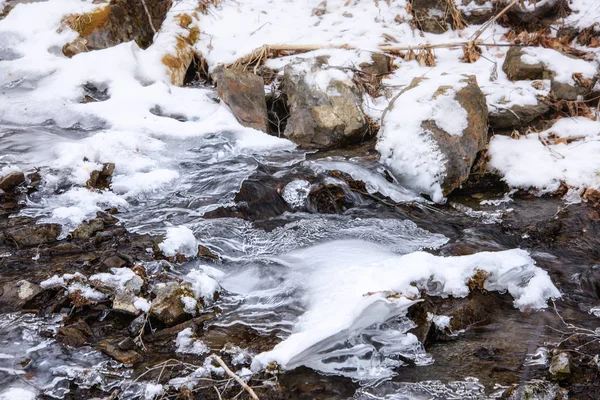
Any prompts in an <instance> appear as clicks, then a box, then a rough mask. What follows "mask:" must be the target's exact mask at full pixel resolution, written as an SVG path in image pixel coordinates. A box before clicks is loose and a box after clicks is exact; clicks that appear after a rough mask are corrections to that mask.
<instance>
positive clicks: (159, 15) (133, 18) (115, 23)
mask: <svg viewBox="0 0 600 400" xmlns="http://www.w3.org/2000/svg"><path fill="white" fill-rule="evenodd" d="M144 4H145V5H146V6H147V7H148V11H149V13H150V15H151V17H152V18H151V19H152V25H151V24H150V22H149V20H148V16H147V14H146V11H145V9H144ZM171 4H172V2H171V0H145V2H141V1H138V0H113V1H111V2H110V3H109V4H107V5H105V6H100V7H98V8H96V9H95V10H93V11H91V12H89V13H87V14H84V15H70V16H68V17H66V18H65V21H64V22H65V24H66V25H68V26H69V27H70V28H71V29H73V30H75V31H76V32H77V33H79V37H78V38H77V39H76V40H74V41H73V42H71V43H68V44H66V45H65V46H64V47H63V53H64V54H65V55H66V56H67V57H73V56H74V55H75V54H78V53H81V52H84V51H91V50H100V49H106V48H108V47H112V46H116V45H118V44H120V43H124V42H129V41H132V40H134V41H135V42H136V43H137V44H138V46H140V47H141V48H143V49H145V48H147V47H148V46H150V45H151V44H152V40H153V37H154V30H156V31H158V30H159V29H160V27H161V25H162V22H163V21H164V19H165V17H166V15H167V11H168V10H169V9H170V8H171ZM153 27H154V30H153Z"/></svg>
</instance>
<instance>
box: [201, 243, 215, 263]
mask: <svg viewBox="0 0 600 400" xmlns="http://www.w3.org/2000/svg"><path fill="white" fill-rule="evenodd" d="M198 257H200V258H206V259H209V260H213V261H217V260H219V255H218V254H215V253H213V252H212V251H211V250H210V249H209V248H208V247H206V246H203V245H201V244H199V245H198Z"/></svg>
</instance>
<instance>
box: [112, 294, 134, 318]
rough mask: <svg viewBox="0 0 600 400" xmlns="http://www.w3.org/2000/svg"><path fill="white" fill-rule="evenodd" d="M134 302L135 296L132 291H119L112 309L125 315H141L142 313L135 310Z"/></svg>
mask: <svg viewBox="0 0 600 400" xmlns="http://www.w3.org/2000/svg"><path fill="white" fill-rule="evenodd" d="M134 301H135V295H134V294H133V292H132V291H131V290H127V289H125V290H118V291H117V293H116V294H115V298H114V299H113V303H112V309H113V310H114V311H116V312H121V313H124V314H130V315H139V314H140V313H141V311H140V310H138V309H137V308H135V306H134V305H133V302H134Z"/></svg>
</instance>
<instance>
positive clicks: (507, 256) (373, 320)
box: [252, 241, 560, 377]
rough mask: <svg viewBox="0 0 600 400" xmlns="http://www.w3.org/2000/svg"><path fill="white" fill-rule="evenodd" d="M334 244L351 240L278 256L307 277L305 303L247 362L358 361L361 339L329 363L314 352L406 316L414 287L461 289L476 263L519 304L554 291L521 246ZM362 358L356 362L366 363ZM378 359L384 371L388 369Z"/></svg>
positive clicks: (328, 369) (533, 304)
mask: <svg viewBox="0 0 600 400" xmlns="http://www.w3.org/2000/svg"><path fill="white" fill-rule="evenodd" d="M340 246H343V247H340ZM355 247H357V248H358V247H359V245H358V244H356V245H355ZM341 248H344V249H350V248H352V244H351V243H347V244H345V243H344V242H343V241H339V242H332V243H326V244H323V245H317V246H313V247H311V248H309V249H303V250H296V251H294V252H292V253H290V254H289V255H284V256H282V257H281V259H280V260H279V262H281V263H282V264H283V265H288V266H289V268H294V269H296V270H299V271H301V275H300V276H302V278H299V277H296V278H291V279H303V280H304V281H306V282H310V284H309V285H307V286H306V287H304V289H303V290H305V291H306V294H305V297H304V298H305V301H306V311H305V312H304V314H302V315H301V316H300V317H299V318H298V320H297V321H296V323H295V324H294V327H293V333H292V334H291V335H290V336H289V337H288V338H286V339H285V340H283V341H282V342H281V343H279V344H278V345H277V346H275V348H274V349H273V350H271V351H267V352H264V353H261V354H259V355H257V356H256V357H255V359H254V361H253V364H252V367H253V370H257V369H260V368H263V367H265V366H266V365H267V364H268V363H269V362H271V361H275V362H277V363H278V364H279V365H281V366H282V367H284V368H290V369H292V368H295V367H298V366H300V365H305V366H308V367H310V368H315V369H317V370H320V371H323V372H325V373H342V374H343V373H344V372H343V370H342V368H344V366H349V365H354V363H358V362H359V360H358V359H357V358H356V356H357V353H355V352H358V353H359V354H360V353H361V352H362V351H366V350H364V346H365V345H361V344H356V345H355V346H354V347H352V348H350V349H346V350H344V351H342V350H340V352H339V356H340V357H341V356H342V355H343V354H347V355H349V356H351V357H348V359H347V360H346V361H342V362H340V364H341V365H338V366H337V368H336V365H335V364H329V365H328V364H327V363H324V362H322V361H321V357H328V356H330V354H328V355H326V356H321V355H319V353H320V352H321V351H323V350H325V349H331V348H334V347H336V346H337V344H336V343H338V342H339V341H341V342H345V341H346V340H349V341H351V338H352V337H354V336H355V335H360V333H361V332H362V331H364V330H365V329H367V328H368V327H370V326H372V325H374V324H380V323H384V322H385V321H388V320H390V319H391V318H394V317H398V316H405V315H406V313H407V310H408V308H409V307H410V306H411V305H413V304H414V303H415V302H417V301H418V299H419V297H420V289H422V290H426V291H427V292H429V294H430V295H436V296H453V297H465V296H467V295H468V293H469V288H468V285H467V283H468V280H469V278H470V277H472V276H473V275H474V274H475V273H476V272H477V271H478V270H483V271H486V272H488V273H489V274H490V277H489V278H488V279H487V280H486V283H485V288H486V290H490V291H500V292H504V291H508V292H509V293H510V294H511V295H512V296H513V297H514V299H515V300H514V305H515V307H517V308H519V309H521V310H527V309H542V308H545V307H546V306H547V304H546V302H547V301H548V299H552V298H557V297H559V296H560V292H559V291H558V290H557V289H556V287H555V286H554V285H553V283H552V281H551V280H550V277H549V276H548V273H547V272H545V271H544V270H542V269H540V268H538V267H536V266H535V262H534V261H533V259H532V258H531V257H530V256H529V254H528V253H527V252H526V251H524V250H508V251H502V252H496V253H494V252H482V253H477V254H473V255H468V256H459V257H438V256H434V255H432V254H429V253H425V252H415V253H410V254H406V255H400V256H399V255H395V254H392V253H388V252H386V251H385V250H383V249H382V248H380V247H378V246H375V245H371V247H368V246H366V244H364V243H363V244H361V245H360V249H361V250H360V255H358V254H354V253H353V252H351V251H345V252H340V251H339V250H340V249H341ZM333 255H335V256H333ZM401 333H402V332H399V334H401ZM401 337H402V338H403V339H402V340H405V341H407V343H413V345H414V343H418V341H417V342H413V341H414V340H416V339H415V338H414V337H413V336H412V335H410V334H408V335H401ZM361 349H362V350H361ZM366 362H367V364H368V363H372V362H373V360H370V361H366ZM368 365H371V367H372V366H373V365H372V364H368ZM368 365H367V366H363V367H364V368H367V369H369V368H371V367H369V366H368ZM379 367H380V368H382V370H380V371H379V373H381V374H383V375H387V374H388V373H389V372H390V371H387V370H386V368H384V367H383V366H379ZM359 369H360V367H359ZM386 371H387V372H386ZM360 372H361V371H359V376H360ZM362 373H365V371H364V370H363V371H362ZM373 373H374V372H373V371H371V370H369V371H368V372H367V375H368V376H370V377H372V376H373ZM351 376H354V377H356V376H357V375H351Z"/></svg>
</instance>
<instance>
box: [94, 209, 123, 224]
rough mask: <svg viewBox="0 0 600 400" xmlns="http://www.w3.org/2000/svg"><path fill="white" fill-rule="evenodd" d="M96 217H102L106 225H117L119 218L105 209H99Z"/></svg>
mask: <svg viewBox="0 0 600 400" xmlns="http://www.w3.org/2000/svg"><path fill="white" fill-rule="evenodd" d="M96 218H97V219H100V220H101V221H102V222H103V223H104V225H115V224H116V223H117V222H119V220H118V219H117V218H115V217H113V216H112V215H110V214H108V213H105V212H104V211H98V212H97V213H96Z"/></svg>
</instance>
